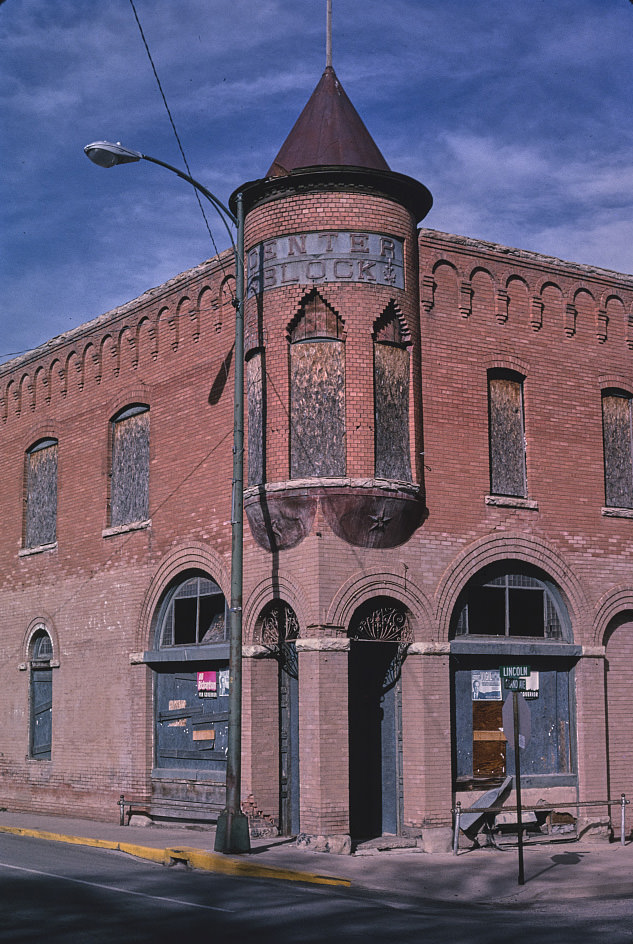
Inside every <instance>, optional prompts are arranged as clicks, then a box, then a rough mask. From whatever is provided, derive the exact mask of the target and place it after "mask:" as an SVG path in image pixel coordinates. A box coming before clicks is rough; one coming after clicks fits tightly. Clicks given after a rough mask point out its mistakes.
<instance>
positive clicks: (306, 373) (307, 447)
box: [288, 290, 346, 479]
mask: <svg viewBox="0 0 633 944" xmlns="http://www.w3.org/2000/svg"><path fill="white" fill-rule="evenodd" d="M342 339H343V320H342V318H341V317H340V315H338V314H337V312H335V311H334V309H333V308H331V306H329V305H328V304H327V302H325V301H324V300H323V299H322V298H321V296H320V295H319V293H318V292H317V291H316V290H314V291H312V292H311V293H310V294H309V295H307V296H306V298H305V299H304V301H303V303H302V305H301V307H300V309H299V311H298V313H297V316H296V317H295V318H294V319H293V321H292V322H291V324H290V325H289V329H288V340H289V341H290V476H291V478H293V479H297V478H312V477H315V476H342V475H345V459H346V457H345V345H344V343H343V340H342Z"/></svg>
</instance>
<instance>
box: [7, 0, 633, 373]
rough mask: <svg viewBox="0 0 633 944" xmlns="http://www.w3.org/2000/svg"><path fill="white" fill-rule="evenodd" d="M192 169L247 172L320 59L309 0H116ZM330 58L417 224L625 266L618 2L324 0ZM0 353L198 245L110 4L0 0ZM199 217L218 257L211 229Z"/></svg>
mask: <svg viewBox="0 0 633 944" xmlns="http://www.w3.org/2000/svg"><path fill="white" fill-rule="evenodd" d="M135 5H136V9H137V11H138V14H139V17H140V19H141V22H142V25H143V28H144V31H145V35H146V38H147V40H148V43H149V45H150V49H151V51H152V55H153V58H154V62H155V65H156V68H157V70H158V74H159V76H160V79H161V82H162V85H163V88H164V91H165V94H166V97H167V101H168V103H169V106H170V108H171V111H172V114H173V117H174V120H175V123H176V126H177V128H178V131H179V133H180V137H181V139H182V142H183V145H184V148H185V152H186V154H187V158H188V161H189V164H190V167H191V171H192V173H193V176H194V177H196V178H197V179H198V180H200V181H201V182H202V183H203V184H205V185H206V186H207V187H208V188H209V189H211V190H212V191H213V192H214V193H216V194H217V195H218V196H219V197H220V198H221V199H222V200H224V201H226V200H228V197H229V195H230V193H231V192H232V191H233V190H234V189H235V188H236V187H237V186H238V185H239V184H240V183H242V182H244V181H245V180H251V179H254V178H257V177H260V176H262V175H263V174H264V173H265V172H266V170H267V169H268V167H269V165H270V163H271V162H272V160H273V158H274V156H275V155H276V153H277V151H278V149H279V147H280V145H281V144H282V142H283V140H284V139H285V137H286V135H287V133H288V131H289V130H290V128H291V127H292V125H293V123H294V121H295V119H296V118H297V116H298V114H299V112H300V111H301V109H302V108H303V106H304V104H305V102H306V101H307V99H308V97H309V95H310V94H311V92H312V90H313V88H314V86H315V85H316V83H317V82H318V80H319V77H320V76H321V73H322V71H323V68H324V65H325V0H231V3H228V4H227V3H226V0H135ZM333 7H334V16H333V20H334V38H333V52H334V67H335V69H336V71H337V74H338V76H339V78H340V80H341V82H342V84H343V86H344V88H345V90H346V92H347V93H348V95H349V97H350V98H351V100H352V102H353V103H354V105H355V106H356V108H357V110H358V111H359V113H360V115H361V117H362V118H363V120H364V121H365V124H366V125H367V127H368V128H369V131H370V132H371V134H372V136H373V137H374V140H375V141H376V143H377V144H378V146H379V147H380V149H381V151H382V152H383V154H384V156H385V158H386V160H387V161H388V163H389V165H390V166H391V168H392V170H395V171H399V172H401V173H405V174H410V175H411V176H413V177H415V178H417V179H418V180H421V181H422V182H423V183H424V184H426V186H427V187H429V189H430V190H431V192H432V193H433V196H434V201H435V203H434V207H433V209H432V210H431V213H430V214H429V216H428V217H427V220H426V221H425V225H427V226H429V227H432V228H434V229H438V230H443V231H447V232H453V233H460V234H463V235H466V236H473V237H479V238H482V239H487V240H492V241H495V242H500V243H504V244H506V245H509V246H516V247H520V248H523V249H530V250H534V251H536V252H542V253H546V254H550V255H554V256H558V257H560V258H563V259H570V260H573V261H576V262H584V263H589V264H594V265H598V266H602V267H605V268H610V269H616V270H618V271H623V272H629V273H631V272H633V140H632V139H633V121H632V120H631V119H632V111H633V108H632V106H633V82H632V78H631V77H632V75H633V69H632V68H631V49H632V48H633V4H631V3H630V2H629V0H529V2H526V3H509V2H508V0H478V2H473V0H390V2H389V3H388V4H385V3H384V2H382V0H333ZM0 49H1V55H0V128H1V129H2V131H1V132H0V134H1V136H2V137H1V140H2V152H3V154H2V174H1V175H0V176H1V179H0V225H1V233H2V245H1V250H0V251H1V257H0V267H1V268H0V272H1V277H2V284H3V304H2V306H0V361H2V360H6V359H7V355H9V354H13V353H15V352H21V351H24V350H28V349H30V348H32V347H35V346H36V345H38V344H40V343H42V342H43V341H45V340H47V339H48V338H51V337H53V336H55V335H57V334H60V333H62V332H64V331H67V330H69V329H70V328H73V327H75V326H77V325H79V324H81V323H83V322H85V321H88V320H90V319H91V318H94V317H96V316H98V315H100V314H102V313H103V312H105V311H108V310H110V309H112V308H114V307H116V306H117V305H120V304H122V303H124V302H126V301H129V300H130V299H132V298H135V297H136V296H138V295H140V294H142V292H144V291H146V290H147V289H149V288H151V287H154V286H156V285H159V284H160V283H161V282H163V281H165V280H166V279H168V278H170V277H172V276H173V275H176V274H177V273H178V272H181V271H183V270H185V269H188V268H190V267H192V266H194V265H197V264H198V263H199V262H201V261H202V260H204V259H206V258H209V257H210V256H211V255H213V253H214V250H213V246H212V244H211V241H210V239H209V235H208V233H207V231H206V227H205V225H204V221H203V219H202V216H201V214H200V210H199V208H198V204H197V202H196V199H195V196H194V194H193V192H192V191H191V189H190V188H189V187H188V186H187V185H186V184H184V183H183V182H182V181H180V180H179V179H178V178H177V177H175V176H174V175H172V174H169V173H168V172H167V171H165V170H162V169H161V168H158V167H155V166H153V165H151V164H147V163H145V162H143V163H141V164H129V165H126V166H123V167H117V168H112V169H110V170H102V169H100V168H97V167H95V166H94V165H93V164H91V163H90V162H89V161H88V160H87V159H86V157H85V156H84V154H83V146H84V145H85V144H87V143H89V142H91V141H94V140H97V139H102V138H103V139H109V140H113V141H121V142H123V144H126V145H127V146H128V147H132V148H135V149H137V150H140V151H143V152H145V153H147V154H150V155H152V156H154V157H157V158H160V159H162V160H165V161H167V162H169V163H172V164H176V165H178V166H182V160H181V158H180V154H179V152H178V147H177V144H176V141H175V138H174V136H173V132H172V130H171V126H170V124H169V119H168V116H167V113H166V111H165V108H164V105H163V102H162V99H161V97H160V93H159V91H158V89H157V86H156V83H155V80H154V77H153V74H152V71H151V66H150V64H149V61H148V59H147V56H146V53H145V49H144V47H143V43H142V40H141V37H140V34H139V31H138V27H137V25H136V22H135V19H134V15H133V11H132V7H131V5H130V2H129V0H108V2H107V3H98V2H94V0H5V2H3V3H1V4H0ZM209 221H210V223H211V226H212V230H213V233H214V236H215V239H216V242H217V245H218V247H219V248H220V249H222V248H225V246H226V238H225V236H224V235H223V230H222V227H221V225H220V224H219V222H218V221H217V219H216V218H214V216H213V211H211V212H210V213H209Z"/></svg>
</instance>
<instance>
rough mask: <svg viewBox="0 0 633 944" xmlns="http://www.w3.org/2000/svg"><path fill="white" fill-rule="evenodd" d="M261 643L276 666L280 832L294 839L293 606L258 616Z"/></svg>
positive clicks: (296, 686) (296, 737) (295, 703)
mask: <svg viewBox="0 0 633 944" xmlns="http://www.w3.org/2000/svg"><path fill="white" fill-rule="evenodd" d="M260 619H261V635H262V643H263V644H264V645H265V646H268V647H269V648H270V649H271V650H272V651H273V653H274V655H275V657H276V659H277V662H278V664H279V671H278V699H279V700H278V705H279V714H278V722H279V833H280V835H282V836H296V835H297V833H298V832H299V829H300V824H299V671H298V669H299V667H298V661H297V648H296V645H295V640H296V638H297V636H298V635H299V622H298V620H297V617H296V614H295V612H294V610H293V609H292V607H290V606H288V604H287V603H282V602H281V601H278V600H276V601H274V602H273V603H269V604H268V606H267V607H266V608H265V610H264V611H263V613H262V615H261V618H260Z"/></svg>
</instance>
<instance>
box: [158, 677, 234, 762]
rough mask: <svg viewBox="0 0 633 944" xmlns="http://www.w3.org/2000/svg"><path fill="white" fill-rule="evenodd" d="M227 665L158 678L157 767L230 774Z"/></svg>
mask: <svg viewBox="0 0 633 944" xmlns="http://www.w3.org/2000/svg"><path fill="white" fill-rule="evenodd" d="M228 702H229V698H228V663H226V662H214V663H200V664H198V665H196V671H191V669H190V666H186V665H182V666H174V664H173V663H171V664H170V665H169V667H168V668H165V669H162V668H161V669H158V670H157V672H156V742H155V743H156V765H157V767H162V768H174V769H175V770H184V769H187V768H189V769H191V770H207V771H214V772H217V773H218V774H222V775H224V774H225V771H226V748H227V743H228V720H229V704H228Z"/></svg>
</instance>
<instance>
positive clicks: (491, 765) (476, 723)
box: [473, 701, 506, 778]
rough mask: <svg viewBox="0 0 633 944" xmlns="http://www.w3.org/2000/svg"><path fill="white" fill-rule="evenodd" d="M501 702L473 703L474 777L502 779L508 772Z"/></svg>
mask: <svg viewBox="0 0 633 944" xmlns="http://www.w3.org/2000/svg"><path fill="white" fill-rule="evenodd" d="M502 708H503V704H502V702H500V701H474V702H473V777H484V778H485V777H502V776H504V775H505V772H506V739H505V737H504V734H503V721H502V720H501V710H502Z"/></svg>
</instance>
